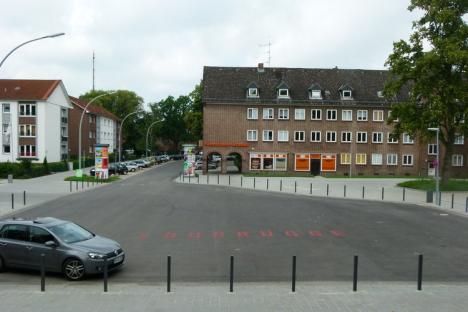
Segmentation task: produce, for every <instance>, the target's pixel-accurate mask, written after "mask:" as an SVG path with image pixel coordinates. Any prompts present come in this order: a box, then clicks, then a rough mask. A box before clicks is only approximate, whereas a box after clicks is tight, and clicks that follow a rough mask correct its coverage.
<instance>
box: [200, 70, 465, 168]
mask: <svg viewBox="0 0 468 312" xmlns="http://www.w3.org/2000/svg"><path fill="white" fill-rule="evenodd" d="M387 76H388V72H387V71H384V70H361V69H338V68H334V69H304V68H264V67H263V65H262V64H259V66H258V67H205V68H204V72H203V86H204V89H203V95H202V101H203V153H204V160H205V161H204V170H205V171H206V170H207V162H208V159H211V156H212V155H214V154H219V155H220V156H221V158H222V165H221V172H223V173H225V172H226V170H227V165H226V164H227V161H226V160H227V158H228V156H232V155H237V157H240V158H241V159H242V161H241V171H242V172H249V171H291V172H293V171H298V172H311V173H312V174H314V175H319V174H321V175H324V174H340V175H349V174H351V175H418V176H426V175H428V174H429V175H431V174H433V171H434V170H433V169H431V168H433V161H434V160H435V157H436V156H435V155H436V153H437V150H436V145H435V144H434V143H435V142H429V144H428V142H422V141H420V140H418V138H411V137H410V136H409V135H406V134H403V135H402V136H400V137H399V138H392V137H391V136H390V133H391V132H392V125H391V124H390V125H389V124H387V118H388V116H389V114H390V113H391V105H392V103H394V102H391V101H388V100H387V99H385V98H384V97H383V95H382V90H383V88H384V83H385V81H386V79H387ZM407 95H408V90H402V92H401V93H400V94H399V95H398V96H397V97H396V99H395V102H397V101H401V100H403V99H405V98H406V97H407ZM441 153H442V154H443V151H441ZM467 156H468V144H467V143H466V142H465V140H464V137H463V135H459V136H458V137H457V140H456V144H455V146H454V156H453V157H452V160H451V165H452V166H451V168H450V170H451V172H452V173H453V175H454V176H467V175H468V166H467V161H466V158H467ZM461 169H462V170H461Z"/></svg>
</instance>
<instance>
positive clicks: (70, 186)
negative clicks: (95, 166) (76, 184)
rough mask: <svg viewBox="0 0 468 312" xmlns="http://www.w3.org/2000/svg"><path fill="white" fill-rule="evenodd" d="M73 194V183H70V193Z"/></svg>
mask: <svg viewBox="0 0 468 312" xmlns="http://www.w3.org/2000/svg"><path fill="white" fill-rule="evenodd" d="M71 192H72V181H70V193H71Z"/></svg>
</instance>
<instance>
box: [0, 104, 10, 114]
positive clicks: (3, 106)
mask: <svg viewBox="0 0 468 312" xmlns="http://www.w3.org/2000/svg"><path fill="white" fill-rule="evenodd" d="M2 108H3V112H4V113H9V112H10V104H8V103H3V104H2Z"/></svg>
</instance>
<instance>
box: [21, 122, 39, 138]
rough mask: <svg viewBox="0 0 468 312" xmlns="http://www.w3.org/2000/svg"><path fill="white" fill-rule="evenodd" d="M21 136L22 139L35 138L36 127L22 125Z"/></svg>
mask: <svg viewBox="0 0 468 312" xmlns="http://www.w3.org/2000/svg"><path fill="white" fill-rule="evenodd" d="M19 135H20V137H35V136H36V125H20V126H19Z"/></svg>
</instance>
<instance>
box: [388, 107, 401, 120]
mask: <svg viewBox="0 0 468 312" xmlns="http://www.w3.org/2000/svg"><path fill="white" fill-rule="evenodd" d="M391 116H392V111H391V110H389V111H388V115H387V118H388V119H390V117H391ZM399 121H400V119H398V118H396V119H395V120H394V121H393V122H399Z"/></svg>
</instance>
